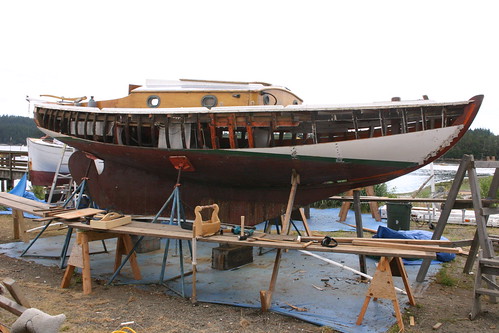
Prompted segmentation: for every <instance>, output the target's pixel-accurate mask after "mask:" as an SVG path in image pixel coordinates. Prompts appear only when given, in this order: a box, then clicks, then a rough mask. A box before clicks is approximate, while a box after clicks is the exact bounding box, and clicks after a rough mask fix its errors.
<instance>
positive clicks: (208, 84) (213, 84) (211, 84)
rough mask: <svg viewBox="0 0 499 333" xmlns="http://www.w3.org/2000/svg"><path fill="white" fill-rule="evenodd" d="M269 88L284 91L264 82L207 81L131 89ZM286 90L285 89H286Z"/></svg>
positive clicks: (150, 84) (159, 82) (158, 82)
mask: <svg viewBox="0 0 499 333" xmlns="http://www.w3.org/2000/svg"><path fill="white" fill-rule="evenodd" d="M269 87H272V88H276V89H285V88H283V87H280V86H274V85H272V84H269V83H265V82H236V81H208V80H188V79H180V80H155V79H149V80H146V84H145V85H143V86H140V87H137V88H135V89H133V90H132V91H133V92H152V91H157V92H162V91H197V90H199V91H206V90H210V91H260V90H263V89H268V88H269ZM286 90H287V89H286Z"/></svg>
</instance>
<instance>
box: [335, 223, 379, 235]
mask: <svg viewBox="0 0 499 333" xmlns="http://www.w3.org/2000/svg"><path fill="white" fill-rule="evenodd" d="M342 223H343V222H342ZM343 224H345V225H347V226H349V227H352V228H354V229H357V226H355V225H353V224H348V223H343ZM362 230H364V231H367V232H370V233H373V234H375V233H377V232H378V231H377V230H374V229H369V228H362Z"/></svg>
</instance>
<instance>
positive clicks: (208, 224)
mask: <svg viewBox="0 0 499 333" xmlns="http://www.w3.org/2000/svg"><path fill="white" fill-rule="evenodd" d="M205 209H213V212H212V213H211V218H210V219H209V220H205V221H203V217H202V216H201V211H202V210H205ZM218 211H219V207H218V205H217V204H213V205H208V206H196V208H194V214H195V215H196V219H195V220H194V224H195V225H196V235H195V236H196V237H197V236H211V235H214V234H216V233H217V232H218V231H219V230H220V219H219V218H218Z"/></svg>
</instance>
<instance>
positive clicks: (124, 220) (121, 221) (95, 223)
mask: <svg viewBox="0 0 499 333" xmlns="http://www.w3.org/2000/svg"><path fill="white" fill-rule="evenodd" d="M129 223H132V217H131V216H130V215H125V216H123V217H120V218H117V219H114V220H109V221H103V220H90V226H91V227H94V228H95V229H103V230H109V229H112V228H116V227H119V226H122V225H126V224H129Z"/></svg>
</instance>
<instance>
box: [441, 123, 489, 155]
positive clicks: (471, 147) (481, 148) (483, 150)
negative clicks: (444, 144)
mask: <svg viewBox="0 0 499 333" xmlns="http://www.w3.org/2000/svg"><path fill="white" fill-rule="evenodd" d="M464 154H468V155H473V156H474V157H475V159H478V160H482V159H486V158H487V157H489V156H495V158H496V160H499V135H494V133H492V132H491V131H490V130H489V129H485V128H477V129H474V130H468V131H467V132H466V133H465V134H464V136H463V137H462V138H461V140H459V142H458V143H457V144H456V145H455V146H454V147H452V149H450V150H449V151H448V152H447V153H445V155H444V156H443V158H448V159H454V158H456V159H461V158H462V157H463V155H464Z"/></svg>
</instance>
